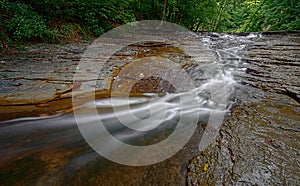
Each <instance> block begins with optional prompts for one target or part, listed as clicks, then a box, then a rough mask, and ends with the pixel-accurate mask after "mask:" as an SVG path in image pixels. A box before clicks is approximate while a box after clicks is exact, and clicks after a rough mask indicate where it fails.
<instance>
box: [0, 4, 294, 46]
mask: <svg viewBox="0 0 300 186" xmlns="http://www.w3.org/2000/svg"><path fill="white" fill-rule="evenodd" d="M0 12H1V14H0V15H1V17H0V21H1V22H0V30H1V32H0V39H1V45H2V47H4V46H9V45H12V44H14V43H31V42H47V43H60V42H66V41H78V40H85V39H92V38H95V37H99V36H100V35H101V34H103V33H104V32H106V31H108V30H110V29H112V28H114V27H117V26H120V25H122V24H126V23H129V22H133V21H139V20H165V21H169V22H172V23H176V24H179V25H182V26H184V27H186V28H188V29H190V30H192V31H195V32H200V31H209V32H258V31H279V30H300V16H299V15H300V1H299V0H105V1H104V0H31V1H27V0H16V1H15V0H0Z"/></svg>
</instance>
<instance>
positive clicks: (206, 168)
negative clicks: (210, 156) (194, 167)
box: [203, 163, 208, 171]
mask: <svg viewBox="0 0 300 186" xmlns="http://www.w3.org/2000/svg"><path fill="white" fill-rule="evenodd" d="M203 170H204V171H207V170H208V163H205V165H204V167H203Z"/></svg>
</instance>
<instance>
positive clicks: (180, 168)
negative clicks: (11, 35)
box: [0, 32, 300, 185]
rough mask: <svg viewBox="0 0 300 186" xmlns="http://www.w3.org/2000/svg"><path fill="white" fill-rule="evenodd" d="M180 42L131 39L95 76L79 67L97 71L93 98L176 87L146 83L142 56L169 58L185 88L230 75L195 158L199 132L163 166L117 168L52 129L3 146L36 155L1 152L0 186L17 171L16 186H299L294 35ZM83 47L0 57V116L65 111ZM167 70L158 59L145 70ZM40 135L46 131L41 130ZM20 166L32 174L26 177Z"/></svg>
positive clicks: (207, 36) (298, 60)
mask: <svg viewBox="0 0 300 186" xmlns="http://www.w3.org/2000/svg"><path fill="white" fill-rule="evenodd" d="M181 42H182V43H172V42H169V43H168V42H166V43H158V42H150V43H135V44H132V45H130V46H128V47H126V48H123V49H121V50H119V52H118V53H116V54H114V55H113V56H112V57H111V56H109V57H110V59H109V60H108V61H107V63H105V65H104V66H102V67H103V68H102V69H101V71H100V73H99V72H98V70H99V69H97V68H96V67H95V66H91V67H88V68H87V69H86V70H87V72H88V73H93V72H96V73H99V77H98V80H97V82H96V89H97V90H103V91H104V92H103V93H102V95H101V96H100V97H105V96H110V94H111V92H110V91H112V92H115V93H120V92H131V93H145V92H154V93H159V92H176V91H178V90H176V87H172V86H171V85H170V84H168V82H165V81H163V80H162V79H159V78H152V77H148V75H149V74H146V73H145V71H146V70H149V66H147V65H145V66H143V65H141V64H143V63H144V62H151V60H150V61H141V60H140V59H141V58H145V57H150V58H151V57H152V56H159V57H161V58H167V59H170V60H172V61H173V62H175V63H176V64H177V65H178V66H179V69H183V70H184V71H186V72H187V73H188V74H189V76H190V77H191V79H192V80H193V82H194V83H195V86H199V85H201V84H203V83H204V82H206V80H207V76H208V77H213V76H215V75H216V74H217V72H218V71H219V69H223V70H227V71H229V72H231V73H232V74H233V76H234V78H235V80H236V81H237V82H238V83H239V84H238V85H237V87H236V90H235V91H236V92H237V93H236V98H237V99H238V100H239V101H238V103H237V105H236V107H235V108H234V109H233V112H232V113H231V115H230V117H228V119H227V121H226V122H225V123H224V124H223V125H222V127H221V129H220V131H219V133H218V135H217V138H216V141H215V142H214V143H213V144H211V145H210V146H209V147H208V148H206V149H205V150H204V151H203V152H200V155H197V154H199V152H198V150H197V146H198V144H199V136H201V135H202V133H203V130H202V129H201V128H199V129H198V131H197V132H196V133H195V135H194V137H193V138H192V140H191V141H190V142H189V143H188V145H187V146H186V147H185V148H184V149H183V150H182V151H181V152H179V153H178V154H176V155H175V156H173V157H172V158H171V159H169V160H167V161H165V162H164V163H159V164H156V165H152V166H149V167H128V166H121V165H118V164H114V163H112V162H109V161H108V160H103V158H99V157H98V156H97V154H96V153H95V152H93V151H92V150H91V149H89V147H88V146H87V144H86V143H85V142H84V140H83V139H79V137H80V134H79V132H78V130H77V128H76V126H75V128H76V130H75V128H74V126H73V127H70V128H69V126H67V127H66V126H64V127H63V126H62V129H63V130H62V131H64V130H65V131H67V132H68V135H66V136H65V138H64V139H63V140H62V141H59V140H56V141H55V140H54V142H53V143H51V145H47V144H48V143H49V142H48V141H47V140H45V141H43V140H41V139H42V136H43V134H44V133H43V130H42V132H39V134H35V135H30V136H31V138H30V139H27V141H26V140H25V141H22V142H18V141H16V142H15V143H13V142H11V143H10V144H9V145H11V146H18V145H19V146H22V145H24V144H23V143H25V144H26V143H27V142H28V143H31V142H30V140H32V141H34V140H36V139H38V140H39V141H40V143H37V144H34V145H35V146H39V148H37V149H34V148H33V149H29V150H28V151H25V150H24V149H23V150H24V152H23V151H22V152H18V153H20V154H17V155H15V156H13V155H12V154H11V155H7V154H6V157H9V158H7V159H4V160H2V161H1V162H0V163H1V164H0V166H1V171H2V173H1V176H2V177H1V180H4V181H6V183H8V185H9V184H11V185H12V184H15V183H19V184H22V183H23V182H24V180H22V179H23V178H24V175H26V176H25V177H26V180H25V181H26V183H28V184H37V185H38V184H43V183H48V184H50V185H51V184H52V185H55V184H60V183H65V184H70V183H72V184H74V185H76V184H77V185H78V184H94V185H95V184H102V185H121V184H125V185H130V184H131V185H168V184H169V185H185V184H188V185H255V184H257V185H299V181H298V178H299V177H300V175H299V172H300V170H299V164H300V159H299V155H300V147H299V139H300V135H299V131H300V128H299V123H300V118H299V113H300V105H299V95H300V90H299V87H300V83H299V82H300V81H299V74H300V69H299V68H300V67H299V66H300V33H297V32H292V33H273V34H267V33H265V34H260V33H254V34H243V35H228V34H215V33H203V34H199V35H198V36H194V37H192V38H186V39H185V40H184V41H181ZM89 44H90V43H77V44H67V45H34V46H30V47H29V48H28V49H26V50H25V51H13V52H12V53H11V54H1V56H0V57H1V64H0V78H1V79H0V88H1V91H0V105H1V106H0V109H1V112H0V117H1V120H6V119H12V118H18V117H26V116H45V115H46V116H47V115H52V114H57V113H62V112H61V111H65V110H69V111H70V110H72V100H71V99H70V97H71V92H72V89H77V88H80V87H81V84H82V83H83V82H78V84H76V83H77V82H76V83H75V84H73V76H74V73H75V71H76V67H77V65H78V64H79V62H80V58H81V55H82V54H83V52H84V51H85V49H86V48H87V47H88V45H89ZM179 46H185V47H184V49H186V50H184V51H183V50H182V49H181V48H180V47H179ZM131 62H134V63H131ZM133 64H139V65H137V66H134V65H133ZM130 65H132V66H131V67H130ZM129 67H130V68H129ZM167 67H168V66H166V65H161V66H160V65H159V63H158V64H157V66H155V68H153V71H155V69H156V68H161V70H164V69H165V68H167ZM143 68H144V69H145V70H144V71H143ZM120 72H121V73H120ZM204 77H205V78H204ZM174 79H175V80H174V81H175V82H176V80H177V81H180V78H177V77H174ZM86 81H93V80H89V79H87V80H86ZM183 90H184V89H183ZM183 90H182V91H183ZM187 90H189V87H188V88H187ZM179 92H180V91H179ZM43 114H44V115H43ZM41 128H42V127H41ZM42 129H43V128H42ZM50 129H51V128H50ZM51 130H52V129H51ZM44 132H45V133H47V134H49V131H48V129H47V130H44ZM50 134H51V133H50ZM45 135H46V134H45ZM53 136H54V137H55V136H56V137H57V139H60V137H61V133H55V132H53ZM25 137H26V136H25ZM25 137H24V139H25ZM74 139H78V140H77V141H76V140H75V141H74ZM3 140H4V138H3ZM11 140H12V141H13V140H16V139H11ZM28 140H29V141H28ZM74 143H76V144H75V145H74ZM3 153H5V152H3ZM49 153H51V154H52V153H53V155H52V156H49ZM196 155H197V156H196ZM192 156H194V158H193V159H191V160H190V162H189V164H188V165H187V162H188V160H189V159H190V158H191V157H192ZM12 165H13V166H12ZM99 165H101V166H99ZM28 167H33V168H34V169H39V170H41V171H40V172H33V171H28V170H27V169H28ZM187 169H188V170H187ZM25 173H26V174H25ZM100 173H101V174H100ZM124 173H126V176H124ZM66 175H67V176H66ZM19 178H22V179H19Z"/></svg>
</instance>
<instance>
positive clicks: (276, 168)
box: [187, 33, 300, 185]
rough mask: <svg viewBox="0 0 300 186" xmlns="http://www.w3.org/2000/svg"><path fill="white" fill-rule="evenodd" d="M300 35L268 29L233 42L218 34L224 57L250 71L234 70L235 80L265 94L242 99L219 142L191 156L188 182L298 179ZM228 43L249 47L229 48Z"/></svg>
mask: <svg viewBox="0 0 300 186" xmlns="http://www.w3.org/2000/svg"><path fill="white" fill-rule="evenodd" d="M299 36H300V34H299V33H288V34H287V33H273V34H267V33H265V34H262V35H261V36H260V37H253V38H251V35H248V36H247V37H248V39H246V40H243V39H240V40H239V39H237V38H238V37H239V36H237V38H234V39H233V41H231V42H230V40H231V37H230V36H227V38H226V37H225V39H224V36H219V35H218V36H216V35H215V36H214V38H213V39H215V43H213V44H211V48H214V49H216V51H217V52H216V53H217V54H218V55H219V56H220V57H221V58H225V60H224V61H233V62H234V61H244V62H245V63H242V66H243V67H242V68H245V69H246V71H245V72H246V73H235V77H236V79H237V80H238V81H239V82H240V83H242V84H245V85H247V86H251V87H256V88H259V89H261V90H263V91H264V93H263V94H264V95H263V96H262V95H261V96H257V95H255V94H252V93H250V94H247V96H246V97H240V98H239V99H240V101H239V103H238V104H237V106H236V107H235V108H234V109H233V112H232V114H231V116H230V117H229V118H228V120H227V122H226V123H225V124H223V125H222V127H221V129H220V131H219V134H218V135H217V138H216V142H215V143H213V144H211V146H209V147H208V148H207V149H205V150H204V151H203V152H201V154H200V155H198V156H196V157H195V158H193V159H192V160H191V161H190V164H189V166H188V167H189V170H188V174H187V184H188V185H299V184H300V182H299V179H298V178H299V176H300V174H299V171H300V169H299V167H300V166H299V165H300V159H299V154H300V146H299V139H300V133H299V132H300V130H299V126H300V125H299V124H300V115H299V113H300V105H299V96H300V92H299V86H300V79H299V74H300V46H299V43H300V38H299ZM222 38H223V39H222ZM249 40H252V42H250V43H249ZM222 41H223V42H222ZM228 45H231V46H232V47H238V46H240V45H244V46H245V47H244V49H242V50H239V51H238V52H237V53H232V52H230V48H229V53H228ZM220 46H221V47H220ZM222 47H224V48H225V49H226V50H222ZM220 49H221V50H220ZM236 54H238V55H236ZM237 56H238V57H237ZM240 57H241V58H240ZM229 66H230V65H229ZM229 68H230V67H229ZM237 91H240V93H239V94H241V92H243V90H237Z"/></svg>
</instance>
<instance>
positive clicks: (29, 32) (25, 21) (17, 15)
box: [6, 3, 47, 41]
mask: <svg viewBox="0 0 300 186" xmlns="http://www.w3.org/2000/svg"><path fill="white" fill-rule="evenodd" d="M13 12H14V14H13V16H12V18H11V19H8V20H7V21H6V26H7V31H8V32H9V33H10V34H11V35H12V37H13V38H14V39H15V40H18V41H28V40H32V39H34V40H43V38H44V36H45V35H46V32H47V25H46V22H45V20H44V19H43V18H42V17H41V16H40V15H38V14H37V13H36V12H34V11H33V10H32V9H31V8H30V7H29V6H28V5H25V4H23V3H14V4H13Z"/></svg>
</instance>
